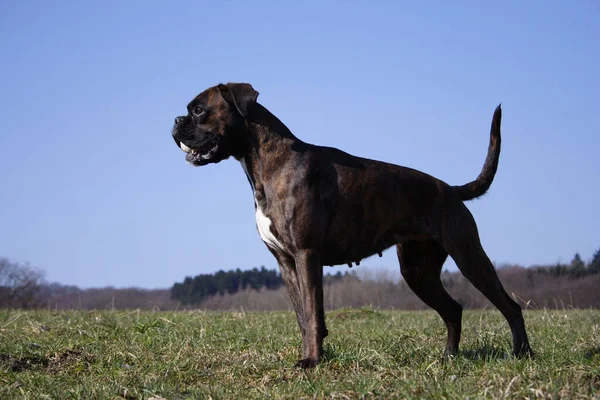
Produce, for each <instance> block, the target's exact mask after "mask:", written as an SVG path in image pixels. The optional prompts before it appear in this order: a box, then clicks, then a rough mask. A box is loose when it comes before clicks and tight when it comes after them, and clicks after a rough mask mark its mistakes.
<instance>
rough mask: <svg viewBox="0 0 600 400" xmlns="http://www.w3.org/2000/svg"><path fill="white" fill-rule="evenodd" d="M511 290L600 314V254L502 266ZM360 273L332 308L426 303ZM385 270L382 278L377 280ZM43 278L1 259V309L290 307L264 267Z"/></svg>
mask: <svg viewBox="0 0 600 400" xmlns="http://www.w3.org/2000/svg"><path fill="white" fill-rule="evenodd" d="M497 270H498V275H499V276H500V280H501V281H502V282H503V284H504V286H505V288H506V291H507V292H508V293H509V294H511V296H513V298H515V299H518V300H519V301H521V302H522V304H524V305H527V306H528V307H532V305H535V306H536V307H546V308H560V307H563V306H565V305H566V306H570V307H596V308H600V290H598V287H600V249H599V250H598V251H596V252H595V253H594V255H593V257H592V259H591V261H590V262H588V263H586V262H584V261H583V260H582V258H581V256H580V255H579V254H576V255H575V256H574V257H573V260H572V261H571V262H570V263H558V264H554V265H537V266H531V267H528V268H525V267H521V266H518V265H509V266H507V265H504V266H500V267H498V268H497ZM393 271H396V272H395V275H394V276H393V277H392V278H390V275H389V273H390V270H384V271H381V270H379V271H378V270H377V269H372V268H366V267H365V268H363V267H357V268H355V269H353V270H352V271H351V272H346V273H344V274H342V273H341V272H338V273H337V274H335V275H330V274H326V275H325V277H324V282H325V301H326V306H327V307H328V308H339V307H359V306H364V305H372V306H374V307H381V308H398V309H421V308H423V307H424V305H423V304H422V302H420V300H418V298H416V296H415V295H414V294H413V293H412V291H410V289H409V288H408V287H407V286H406V283H405V282H403V281H402V280H400V279H398V278H399V273H398V269H397V268H395V269H394V270H393ZM380 272H384V273H383V274H379V273H380ZM378 274H379V275H378ZM43 275H44V274H43V272H42V271H40V270H39V269H36V268H33V267H31V266H30V265H28V264H21V263H18V262H13V261H11V260H9V259H7V258H2V257H0V308H22V309H27V308H50V309H160V310H174V309H181V308H204V309H231V308H239V307H244V308H245V309H261V310H275V309H290V307H291V305H290V303H289V298H288V295H287V291H286V288H285V286H284V285H283V281H282V280H281V277H280V275H279V273H278V272H277V271H276V270H269V269H266V268H265V267H261V268H253V269H251V270H246V271H242V270H240V269H239V268H238V269H236V270H230V271H223V270H221V271H218V272H216V273H214V274H200V275H197V276H195V277H186V278H185V279H184V280H183V282H178V283H175V284H174V285H173V286H172V287H171V288H165V289H142V288H133V287H132V288H113V287H104V288H91V289H81V288H78V287H76V286H69V285H61V284H57V283H47V282H45V281H44V279H43ZM442 282H443V283H444V286H445V287H446V289H447V290H448V292H449V293H450V294H451V295H452V296H453V297H454V298H455V299H456V300H457V301H459V302H460V303H461V304H463V306H465V307H468V308H481V307H485V306H486V305H487V302H486V299H485V298H484V297H483V296H480V294H479V293H478V292H477V290H476V289H475V288H473V287H472V285H471V284H470V282H469V281H468V280H466V279H465V278H464V277H463V276H462V275H461V274H460V272H453V273H450V272H447V271H445V272H443V273H442Z"/></svg>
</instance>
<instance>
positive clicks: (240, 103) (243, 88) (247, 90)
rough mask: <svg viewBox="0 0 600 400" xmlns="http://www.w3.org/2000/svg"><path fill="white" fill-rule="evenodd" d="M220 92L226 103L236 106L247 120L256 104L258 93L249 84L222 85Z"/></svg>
mask: <svg viewBox="0 0 600 400" xmlns="http://www.w3.org/2000/svg"><path fill="white" fill-rule="evenodd" d="M218 87H219V90H220V91H221V95H222V96H223V98H224V99H225V101H226V102H228V103H229V104H232V105H234V106H235V108H236V109H237V110H238V112H239V113H240V114H241V116H242V117H244V118H246V117H247V116H248V113H249V112H250V109H251V107H252V106H253V105H254V104H256V98H257V97H258V92H257V91H256V90H254V88H253V87H252V85H251V84H249V83H228V84H226V85H223V84H220V85H219V86H218Z"/></svg>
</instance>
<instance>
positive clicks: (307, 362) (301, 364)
mask: <svg viewBox="0 0 600 400" xmlns="http://www.w3.org/2000/svg"><path fill="white" fill-rule="evenodd" d="M318 363H319V360H315V359H314V358H305V359H302V360H298V361H297V362H296V368H302V369H309V368H314V367H316V366H317V364H318Z"/></svg>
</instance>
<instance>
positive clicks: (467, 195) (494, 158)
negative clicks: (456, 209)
mask: <svg viewBox="0 0 600 400" xmlns="http://www.w3.org/2000/svg"><path fill="white" fill-rule="evenodd" d="M501 120H502V104H499V105H498V107H496V111H494V117H493V118H492V128H491V132H490V145H489V147H488V153H487V157H486V158H485V164H483V168H482V169H481V173H480V174H479V176H478V177H477V179H475V180H474V181H472V182H469V183H467V184H465V185H462V186H454V188H455V189H456V190H458V193H459V194H460V197H461V198H462V199H463V200H473V199H475V198H477V197H480V196H483V195H484V194H485V192H487V191H488V189H489V188H490V186H491V185H492V182H493V180H494V176H495V175H496V170H497V169H498V160H499V158H500V122H501Z"/></svg>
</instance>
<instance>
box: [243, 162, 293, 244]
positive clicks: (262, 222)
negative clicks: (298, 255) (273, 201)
mask: <svg viewBox="0 0 600 400" xmlns="http://www.w3.org/2000/svg"><path fill="white" fill-rule="evenodd" d="M240 163H241V164H242V168H243V169H244V172H245V173H246V176H247V177H248V181H250V186H252V194H253V195H254V205H255V208H256V228H257V229H258V234H259V235H260V238H261V239H262V241H263V242H265V243H266V245H267V246H268V247H270V248H271V249H273V250H279V251H283V250H284V247H283V245H282V244H281V242H280V241H279V240H278V239H277V238H276V237H275V235H274V234H273V232H272V231H271V223H272V222H271V220H270V219H269V217H267V216H266V215H265V213H264V211H263V209H262V208H261V206H260V202H258V201H257V199H256V190H255V187H254V180H253V179H252V177H251V176H250V174H249V173H248V165H247V164H246V161H245V160H244V159H243V158H242V159H241V160H240Z"/></svg>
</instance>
